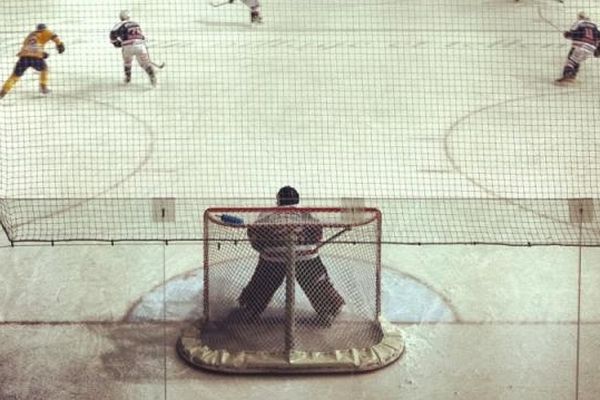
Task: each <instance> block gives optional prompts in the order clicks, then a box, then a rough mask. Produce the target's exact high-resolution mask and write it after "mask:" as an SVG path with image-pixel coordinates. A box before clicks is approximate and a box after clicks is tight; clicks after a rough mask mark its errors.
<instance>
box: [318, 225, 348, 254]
mask: <svg viewBox="0 0 600 400" xmlns="http://www.w3.org/2000/svg"><path fill="white" fill-rule="evenodd" d="M351 229H352V227H350V226H347V227H345V228H344V229H342V230H340V231H339V232H337V233H336V234H335V235H332V236H331V237H330V238H328V239H327V240H324V241H322V242H321V243H319V244H318V245H317V248H316V249H315V250H319V249H320V248H321V247H323V246H325V245H326V244H327V243H331V242H332V241H333V239H335V238H337V237H339V236H341V235H343V234H344V233H346V232H348V231H349V230H351Z"/></svg>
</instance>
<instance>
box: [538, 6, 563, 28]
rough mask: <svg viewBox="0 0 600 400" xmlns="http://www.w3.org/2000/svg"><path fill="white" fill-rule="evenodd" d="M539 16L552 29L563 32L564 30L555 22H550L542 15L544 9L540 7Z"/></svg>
mask: <svg viewBox="0 0 600 400" xmlns="http://www.w3.org/2000/svg"><path fill="white" fill-rule="evenodd" d="M537 11H538V15H539V17H540V18H541V19H542V21H544V22H545V23H547V24H548V25H550V26H551V27H553V28H554V29H555V30H556V31H557V32H561V33H562V32H563V30H562V29H560V28H559V27H558V26H557V25H556V24H555V23H554V22H552V21H550V20H549V19H548V18H546V17H545V16H544V14H542V7H538V10H537Z"/></svg>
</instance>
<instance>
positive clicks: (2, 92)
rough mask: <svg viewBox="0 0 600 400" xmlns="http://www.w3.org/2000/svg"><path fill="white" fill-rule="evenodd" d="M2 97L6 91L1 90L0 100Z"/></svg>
mask: <svg viewBox="0 0 600 400" xmlns="http://www.w3.org/2000/svg"><path fill="white" fill-rule="evenodd" d="M4 96H6V90H4V89H2V90H0V99H2V98H3V97H4Z"/></svg>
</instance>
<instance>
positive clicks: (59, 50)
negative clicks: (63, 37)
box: [56, 43, 65, 54]
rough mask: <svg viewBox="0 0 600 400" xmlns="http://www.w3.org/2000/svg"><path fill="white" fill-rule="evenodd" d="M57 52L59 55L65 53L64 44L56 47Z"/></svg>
mask: <svg viewBox="0 0 600 400" xmlns="http://www.w3.org/2000/svg"><path fill="white" fill-rule="evenodd" d="M56 50H58V54H62V53H64V52H65V45H64V43H60V44H57V45H56Z"/></svg>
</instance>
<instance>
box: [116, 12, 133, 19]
mask: <svg viewBox="0 0 600 400" xmlns="http://www.w3.org/2000/svg"><path fill="white" fill-rule="evenodd" d="M119 18H120V19H121V21H126V20H128V19H129V18H131V15H130V14H129V10H121V12H120V13H119Z"/></svg>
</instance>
